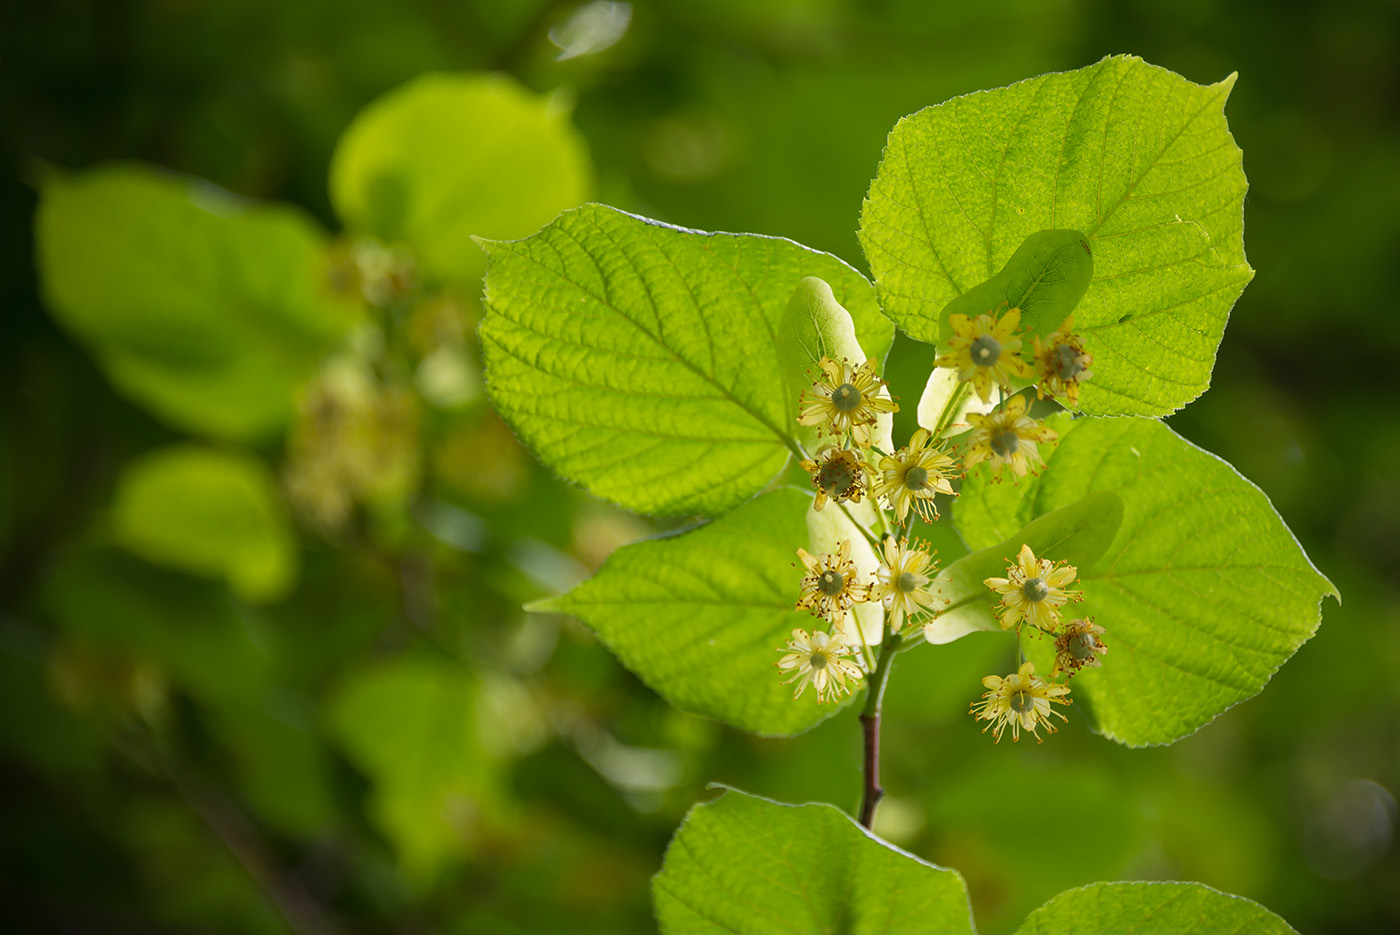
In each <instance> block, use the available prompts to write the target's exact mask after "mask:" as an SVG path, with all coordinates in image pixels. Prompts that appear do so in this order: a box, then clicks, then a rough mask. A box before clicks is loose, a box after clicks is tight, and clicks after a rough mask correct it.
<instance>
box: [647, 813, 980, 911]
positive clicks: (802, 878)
mask: <svg viewBox="0 0 1400 935" xmlns="http://www.w3.org/2000/svg"><path fill="white" fill-rule="evenodd" d="M651 892H652V902H653V904H654V906H655V909H656V919H657V923H658V924H659V926H660V929H661V933H662V935H715V933H723V932H732V933H743V935H768V933H780V935H808V933H810V935H826V933H831V932H849V933H851V935H878V933H884V932H899V933H901V935H958V933H966V935H973V928H972V914H971V910H970V907H969V906H968V901H967V886H966V884H964V883H963V880H962V877H961V876H959V875H958V874H957V872H956V871H953V870H945V869H943V868H942V867H936V866H934V865H933V864H929V863H925V862H924V861H922V860H920V859H919V858H917V857H915V856H914V855H912V854H909V853H906V852H904V851H901V850H898V849H896V848H894V847H892V846H890V845H888V844H886V843H884V842H883V841H881V840H880V839H879V838H876V837H874V836H873V835H871V834H870V833H869V832H867V831H866V830H865V829H863V828H861V827H860V825H858V824H856V823H855V822H854V821H852V820H851V818H850V817H849V816H847V815H846V814H844V813H843V812H841V811H840V810H839V809H837V808H835V807H834V806H831V805H780V804H779V803H777V802H771V801H769V800H767V799H761V798H758V797H756V796H751V795H746V794H745V793H742V792H739V791H737V790H734V789H726V790H725V792H724V794H723V795H721V796H720V797H719V798H718V799H716V800H715V801H713V802H708V803H705V804H702V805H697V806H695V808H693V809H691V810H690V814H689V815H687V816H686V819H685V822H684V823H683V824H682V825H681V827H680V829H679V830H678V831H677V832H676V836H675V837H674V838H673V839H672V840H671V846H670V847H669V848H668V849H667V851H666V860H665V862H664V863H663V864H662V866H661V872H660V873H658V874H657V875H656V876H655V877H653V878H652V883H651Z"/></svg>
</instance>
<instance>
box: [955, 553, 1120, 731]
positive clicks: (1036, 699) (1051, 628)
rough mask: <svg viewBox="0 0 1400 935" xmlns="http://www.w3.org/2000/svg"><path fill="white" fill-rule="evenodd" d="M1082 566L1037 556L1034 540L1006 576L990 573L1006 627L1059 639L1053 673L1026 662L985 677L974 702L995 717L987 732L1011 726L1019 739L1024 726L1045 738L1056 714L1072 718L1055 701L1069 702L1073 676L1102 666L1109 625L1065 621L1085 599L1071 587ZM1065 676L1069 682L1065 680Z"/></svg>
mask: <svg viewBox="0 0 1400 935" xmlns="http://www.w3.org/2000/svg"><path fill="white" fill-rule="evenodd" d="M1076 577H1078V570H1077V569H1076V568H1075V567H1074V566H1073V565H1067V564H1065V563H1063V562H1061V563H1059V564H1056V563H1055V562H1052V561H1050V560H1049V559H1037V558H1036V557H1035V552H1034V551H1033V550H1032V549H1031V547H1030V546H1029V545H1023V546H1021V551H1020V553H1019V554H1018V555H1017V556H1016V560H1015V561H1014V562H1012V563H1011V565H1010V566H1009V567H1008V568H1007V569H1006V577H1005V578H996V577H992V578H987V579H986V580H985V581H984V582H983V584H985V585H986V586H987V587H988V588H990V589H991V590H992V591H993V592H994V593H996V594H999V595H1001V600H1000V602H998V604H997V606H996V613H997V617H998V619H999V620H1000V622H1001V628H1002V629H1003V630H1010V629H1013V628H1014V629H1015V630H1016V633H1017V636H1018V637H1019V635H1020V632H1021V626H1022V624H1027V623H1028V624H1030V625H1031V627H1032V628H1033V629H1034V631H1035V632H1036V633H1037V634H1049V635H1051V636H1053V637H1054V638H1055V665H1054V668H1053V669H1052V670H1051V672H1050V678H1049V679H1048V680H1047V679H1044V678H1041V677H1040V676H1038V675H1036V674H1035V665H1034V664H1033V663H1030V662H1026V663H1023V664H1022V665H1021V667H1020V668H1019V669H1018V670H1017V671H1016V672H1015V673H1014V674H1012V675H1008V676H1005V677H1001V676H996V675H989V676H987V677H986V678H984V679H983V680H982V685H983V687H985V688H986V689H987V691H986V692H984V693H983V695H982V698H981V700H980V701H975V702H973V703H972V714H973V716H974V717H975V718H976V719H977V720H979V721H988V722H990V723H989V724H988V725H987V727H985V728H983V733H986V731H987V730H988V729H992V728H995V729H994V731H993V734H994V736H995V737H996V739H997V740H998V741H1000V740H1001V735H1002V732H1003V731H1004V730H1005V729H1006V728H1007V727H1008V726H1009V727H1010V728H1011V739H1012V740H1013V741H1015V740H1019V739H1020V736H1021V731H1022V730H1026V731H1028V732H1029V733H1030V734H1031V736H1033V737H1035V739H1036V742H1037V743H1039V742H1040V740H1041V737H1040V734H1039V729H1040V728H1041V727H1044V728H1045V729H1046V730H1047V731H1048V732H1049V733H1052V734H1053V733H1054V732H1055V731H1056V729H1057V728H1056V727H1055V725H1054V723H1053V722H1052V721H1051V720H1050V717H1051V715H1054V716H1055V717H1058V718H1060V719H1061V720H1068V719H1067V718H1066V717H1065V716H1064V715H1063V714H1061V713H1060V712H1058V711H1054V710H1052V708H1051V703H1052V702H1053V703H1055V704H1069V703H1070V701H1069V698H1068V697H1067V696H1068V695H1069V691H1070V689H1069V684H1068V683H1069V680H1070V679H1071V678H1073V677H1074V675H1075V674H1077V673H1078V672H1079V670H1080V669H1083V668H1086V667H1096V666H1098V665H1100V662H1099V657H1100V656H1103V655H1104V654H1105V653H1107V652H1108V648H1107V647H1106V646H1105V645H1104V643H1103V640H1102V639H1101V638H1100V637H1102V636H1103V634H1104V629H1103V627H1100V626H1098V625H1096V624H1095V623H1094V621H1093V619H1092V618H1085V619H1076V620H1070V621H1068V622H1062V621H1061V618H1060V615H1061V609H1062V608H1063V607H1064V606H1065V605H1066V604H1068V603H1070V602H1072V601H1080V600H1083V595H1082V594H1081V593H1080V592H1078V591H1072V590H1069V589H1068V586H1069V585H1070V584H1072V583H1073V582H1074V580H1075V578H1076ZM1060 679H1063V681H1060Z"/></svg>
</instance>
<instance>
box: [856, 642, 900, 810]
mask: <svg viewBox="0 0 1400 935" xmlns="http://www.w3.org/2000/svg"><path fill="white" fill-rule="evenodd" d="M899 644H900V638H899V635H898V634H895V633H886V634H885V640H884V642H883V643H881V644H880V659H879V661H878V662H876V664H875V671H874V672H873V673H872V674H871V676H870V682H869V687H868V688H867V694H866V696H865V709H864V710H863V711H861V713H860V726H861V730H862V732H863V733H864V734H865V794H864V795H863V796H862V797H861V803H860V823H861V824H862V825H864V826H865V827H867V828H870V827H872V826H873V825H874V824H875V806H877V805H879V804H880V799H882V798H884V796H885V790H884V787H882V786H881V785H880V706H881V704H882V703H883V702H884V700H885V682H886V681H887V680H888V679H889V677H890V669H891V668H892V667H893V664H894V654H895V651H896V650H897V649H898V648H899Z"/></svg>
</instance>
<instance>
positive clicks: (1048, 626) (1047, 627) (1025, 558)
mask: <svg viewBox="0 0 1400 935" xmlns="http://www.w3.org/2000/svg"><path fill="white" fill-rule="evenodd" d="M1078 574H1079V571H1078V569H1076V568H1075V567H1074V566H1073V565H1065V564H1063V563H1062V564H1061V565H1060V566H1059V567H1058V568H1057V567H1055V563H1054V562H1052V561H1050V560H1049V559H1048V558H1044V559H1037V558H1036V557H1035V552H1033V551H1031V547H1030V546H1029V545H1023V546H1021V552H1020V554H1019V555H1017V556H1016V562H1015V563H1014V564H1012V565H1011V566H1010V567H1008V568H1007V569H1006V577H1005V578H988V579H986V580H985V581H983V582H982V583H983V584H985V585H986V586H987V587H989V588H991V589H992V590H993V591H995V592H997V593H998V594H1000V595H1001V603H1000V604H999V605H997V610H998V612H999V613H1000V615H1001V628H1002V629H1003V630H1009V629H1011V628H1012V627H1016V628H1018V629H1019V628H1020V626H1021V621H1022V620H1025V621H1026V622H1028V623H1029V624H1030V625H1031V626H1033V627H1035V628H1037V629H1039V630H1044V631H1045V632H1047V633H1053V632H1055V628H1056V627H1057V626H1058V625H1059V622H1060V610H1059V609H1060V607H1061V606H1063V605H1064V604H1065V602H1067V601H1082V600H1083V599H1084V595H1082V594H1080V593H1079V592H1078V591H1066V590H1065V585H1067V584H1069V583H1070V582H1071V581H1073V580H1074V579H1075V576H1076V575H1078Z"/></svg>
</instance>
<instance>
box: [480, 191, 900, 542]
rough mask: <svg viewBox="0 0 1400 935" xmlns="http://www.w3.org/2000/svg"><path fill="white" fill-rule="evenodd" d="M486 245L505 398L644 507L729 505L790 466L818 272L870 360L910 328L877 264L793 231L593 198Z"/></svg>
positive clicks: (580, 466) (495, 370)
mask: <svg viewBox="0 0 1400 935" xmlns="http://www.w3.org/2000/svg"><path fill="white" fill-rule="evenodd" d="M486 250H487V253H488V255H489V257H490V265H489V268H488V272H487V277H486V303H487V315H486V318H485V319H484V320H483V321H482V324H481V330H480V335H481V343H482V348H483V354H484V356H485V360H486V371H487V381H488V383H487V385H488V390H489V392H490V394H491V398H492V401H493V402H494V403H495V405H496V408H497V409H498V410H499V411H500V412H501V414H502V415H503V416H504V417H505V419H506V421H508V422H509V423H510V424H511V425H512V426H513V427H514V428H515V430H516V432H517V433H519V435H520V436H521V437H522V438H523V439H524V440H525V442H526V443H527V444H529V445H530V446H531V447H532V448H533V449H534V450H535V452H536V454H538V455H539V457H540V459H541V460H543V461H544V462H545V463H546V464H548V465H550V466H551V467H553V468H554V469H555V470H556V471H558V472H559V473H560V474H562V475H563V476H565V477H567V478H569V479H570V480H573V481H575V482H577V483H580V484H582V485H583V486H585V487H587V488H588V489H589V490H590V491H592V492H593V493H595V494H597V495H598V496H600V497H605V498H607V499H609V500H612V501H614V502H616V503H619V504H621V505H623V506H626V507H629V508H631V509H634V510H639V511H642V512H647V513H672V514H685V513H700V514H706V515H715V514H718V513H722V512H724V511H725V510H728V509H732V508H733V507H735V506H737V505H738V504H740V503H742V502H743V501H744V500H746V499H748V498H749V497H751V496H753V495H754V494H755V493H757V492H758V491H759V490H760V489H762V488H763V486H764V485H765V484H766V483H768V481H769V480H770V479H771V478H772V477H773V476H774V475H775V474H777V473H778V471H779V470H781V469H782V467H783V465H784V464H785V463H786V462H787V459H788V456H789V453H790V452H792V451H793V450H794V448H795V442H794V441H793V435H794V432H795V430H796V428H797V426H796V423H795V422H793V421H792V420H791V419H790V416H791V414H792V411H793V405H794V403H793V402H792V401H789V399H788V397H789V395H790V394H789V388H788V384H787V381H786V379H785V378H784V375H783V368H782V366H781V361H780V359H779V356H778V350H777V344H776V335H777V331H778V327H779V324H780V322H781V319H782V316H783V314H784V312H785V310H786V308H787V305H788V301H789V300H790V298H791V297H792V293H793V290H794V288H795V287H796V286H797V284H798V283H799V282H800V281H801V280H802V279H803V278H805V277H807V276H817V277H820V278H821V279H823V280H825V281H826V282H827V283H829V284H830V286H831V289H832V291H833V293H834V295H835V299H836V301H838V302H839V303H841V305H843V306H844V307H845V308H846V309H847V310H848V311H849V312H850V313H851V317H852V318H853V319H854V321H855V327H856V334H857V337H858V338H859V339H860V342H861V345H862V346H863V347H864V348H865V351H866V353H868V354H869V355H870V356H872V357H874V358H876V359H877V360H879V359H883V357H884V355H885V352H886V351H887V350H888V348H889V344H890V341H891V340H892V338H893V328H892V327H891V326H890V324H889V322H888V321H887V320H885V319H884V318H883V317H882V316H881V315H880V313H879V311H878V309H877V307H876V305H875V295H874V289H873V288H871V286H870V284H869V283H868V282H867V281H866V280H865V279H864V278H863V277H862V276H861V275H860V274H859V273H857V272H856V271H855V270H853V269H851V268H850V267H849V266H847V265H846V264H845V263H842V262H841V261H840V260H838V259H836V258H835V257H833V256H830V255H829V254H825V253H818V252H816V251H814V250H809V249H808V248H806V247H803V246H800V245H799V244H796V243H793V242H792V241H790V240H783V239H781V238H776V237H760V236H757V235H753V234H707V233H702V232H699V231H691V230H684V229H681V228H676V227H670V226H667V225H664V224H660V223H657V222H654V221H648V220H646V219H644V218H638V217H634V216H632V215H629V214H624V213H623V212H621V211H617V210H614V209H612V208H605V207H602V206H600V205H586V206H584V207H582V208H579V209H577V210H575V211H568V212H565V213H564V214H563V215H561V216H560V217H559V218H558V219H557V220H556V221H554V222H553V223H552V224H550V225H548V226H547V227H545V228H544V229H543V230H542V231H540V232H539V233H538V234H536V235H534V236H533V237H529V238H527V239H525V240H521V241H514V242H509V243H489V244H487V245H486Z"/></svg>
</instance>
